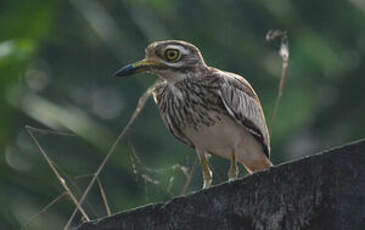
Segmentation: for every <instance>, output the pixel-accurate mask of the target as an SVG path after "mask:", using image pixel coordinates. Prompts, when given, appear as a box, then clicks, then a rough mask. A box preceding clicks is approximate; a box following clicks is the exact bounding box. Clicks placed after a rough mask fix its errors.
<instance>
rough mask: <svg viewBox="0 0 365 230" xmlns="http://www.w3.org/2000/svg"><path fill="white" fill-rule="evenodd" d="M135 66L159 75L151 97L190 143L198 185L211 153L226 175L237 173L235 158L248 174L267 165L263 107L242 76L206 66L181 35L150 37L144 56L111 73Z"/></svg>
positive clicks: (206, 180)
mask: <svg viewBox="0 0 365 230" xmlns="http://www.w3.org/2000/svg"><path fill="white" fill-rule="evenodd" d="M139 72H146V73H149V74H153V75H157V76H158V77H159V84H158V86H157V87H156V88H155V89H154V91H153V93H152V95H153V99H154V101H155V103H156V104H157V106H158V108H159V111H160V115H161V117H162V120H163V122H164V124H165V126H166V127H167V128H168V130H169V131H170V133H171V134H172V135H173V136H174V137H175V138H176V139H177V140H179V141H181V142H183V143H184V144H186V145H188V146H189V147H191V148H193V149H195V151H196V153H197V155H198V158H199V161H200V163H201V168H202V177H203V189H206V188H209V187H210V186H211V184H212V180H213V173H212V170H211V169H210V166H209V162H208V161H209V157H210V156H211V155H215V156H220V157H222V158H225V159H228V160H230V168H229V170H228V173H227V175H228V180H229V181H231V180H235V179H237V178H238V175H239V166H238V163H241V164H242V165H243V166H244V168H245V169H246V171H248V173H250V174H252V173H255V172H258V171H262V170H265V169H268V168H270V167H271V166H273V164H272V163H271V161H270V135H269V132H268V128H267V124H266V120H265V116H264V112H263V109H262V106H261V103H260V100H259V98H258V96H257V94H256V92H255V91H254V89H253V88H252V86H251V85H250V83H249V82H248V81H247V80H246V79H245V78H244V77H242V76H240V75H238V74H234V73H231V72H227V71H223V70H220V69H218V68H214V67H210V66H208V65H207V64H206V63H205V61H204V59H203V56H202V54H201V52H200V50H199V49H198V48H197V47H196V46H195V45H193V44H191V43H188V42H185V41H181V40H165V41H156V42H152V43H151V44H149V45H148V46H147V48H146V49H145V58H144V59H142V60H141V61H138V62H135V63H132V64H128V65H126V66H124V67H122V68H120V69H118V70H117V71H116V72H115V74H114V76H118V77H123V76H130V75H133V74H135V73H139Z"/></svg>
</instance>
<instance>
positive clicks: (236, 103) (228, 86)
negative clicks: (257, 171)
mask: <svg viewBox="0 0 365 230" xmlns="http://www.w3.org/2000/svg"><path fill="white" fill-rule="evenodd" d="M216 74H219V75H220V77H221V78H222V83H221V84H220V86H221V87H220V92H221V95H220V96H221V100H222V101H223V104H224V106H225V108H226V110H227V112H228V114H229V115H230V116H231V117H232V118H233V120H235V121H237V123H239V124H240V125H243V126H244V127H245V128H246V129H247V130H248V131H249V132H250V133H251V134H252V135H253V136H254V137H255V138H256V140H258V141H259V143H261V144H262V145H263V147H264V152H265V154H266V155H267V157H270V137H269V132H268V129H267V126H266V121H265V116H264V112H263V110H262V107H261V104H260V101H259V98H258V97H257V95H256V93H255V91H254V90H253V88H252V87H251V85H250V84H249V83H248V82H247V81H246V79H244V78H243V77H241V76H239V75H237V74H233V73H229V72H221V71H219V72H217V73H216Z"/></svg>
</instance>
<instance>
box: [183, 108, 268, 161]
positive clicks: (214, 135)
mask: <svg viewBox="0 0 365 230" xmlns="http://www.w3.org/2000/svg"><path fill="white" fill-rule="evenodd" d="M221 118H222V120H221V121H220V122H217V123H216V124H215V125H214V126H210V127H208V126H201V127H199V129H198V131H196V130H195V129H192V128H186V129H185V130H183V132H184V134H185V135H186V136H187V137H188V138H189V139H190V140H191V141H192V142H193V144H194V146H195V147H196V148H197V149H199V150H200V151H205V152H208V153H211V154H214V155H218V156H220V157H223V158H227V159H230V158H231V154H232V152H233V151H235V153H236V156H237V161H239V162H241V163H244V162H248V161H256V160H257V159H258V158H262V157H264V155H265V154H264V153H263V147H262V146H261V144H260V143H259V142H258V141H257V140H256V139H255V138H254V137H253V136H252V135H251V134H250V133H249V132H248V131H247V130H246V129H245V128H244V127H243V126H241V125H239V124H237V123H235V122H234V121H233V120H232V119H231V118H230V117H228V116H224V115H223V116H221Z"/></svg>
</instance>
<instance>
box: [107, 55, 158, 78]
mask: <svg viewBox="0 0 365 230" xmlns="http://www.w3.org/2000/svg"><path fill="white" fill-rule="evenodd" d="M158 65H159V63H157V62H154V61H150V60H148V59H143V60H141V61H138V62H136V63H133V64H129V65H126V66H123V67H122V68H120V69H119V70H118V71H117V72H115V73H114V76H116V77H123V76H129V75H132V74H135V73H139V72H144V71H147V70H149V69H151V68H153V67H155V66H158Z"/></svg>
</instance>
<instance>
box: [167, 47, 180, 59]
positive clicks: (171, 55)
mask: <svg viewBox="0 0 365 230" xmlns="http://www.w3.org/2000/svg"><path fill="white" fill-rule="evenodd" d="M165 58H166V60H167V61H177V60H178V59H179V58H180V52H179V51H178V50H176V49H167V50H166V51H165Z"/></svg>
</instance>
